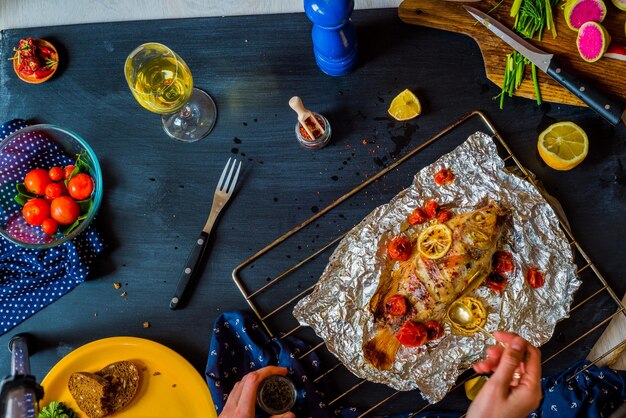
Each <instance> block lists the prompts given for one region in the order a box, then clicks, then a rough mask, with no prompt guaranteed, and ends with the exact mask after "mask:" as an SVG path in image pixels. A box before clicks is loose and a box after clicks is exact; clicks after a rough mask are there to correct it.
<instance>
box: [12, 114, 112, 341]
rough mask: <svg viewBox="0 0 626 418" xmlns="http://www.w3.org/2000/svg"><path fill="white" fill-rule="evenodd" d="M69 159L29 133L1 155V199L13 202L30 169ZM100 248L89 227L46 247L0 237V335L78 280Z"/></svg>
mask: <svg viewBox="0 0 626 418" xmlns="http://www.w3.org/2000/svg"><path fill="white" fill-rule="evenodd" d="M25 126H26V122H25V121H23V120H21V119H14V120H12V121H9V122H7V123H5V124H3V125H0V139H4V138H5V137H7V136H8V135H10V134H11V133H13V132H15V131H17V130H19V129H21V128H23V127H25ZM44 160H45V161H44ZM73 162H74V161H73V160H72V158H71V156H68V155H67V154H66V153H65V152H63V150H62V149H61V148H59V147H57V146H56V145H53V144H51V142H50V141H49V140H46V139H45V138H43V137H41V136H37V135H33V137H32V138H29V139H28V140H27V141H24V142H23V144H21V145H19V146H16V147H13V148H12V149H10V150H5V152H3V153H2V154H1V155H0V168H3V169H0V174H1V176H2V182H3V183H2V184H0V199H2V202H12V201H13V197H14V196H15V194H16V190H15V184H16V183H19V182H20V181H23V179H24V176H25V175H26V173H27V172H28V171H29V170H31V169H33V168H36V167H47V166H51V164H55V165H60V166H64V165H66V164H71V163H73ZM15 204H16V205H17V203H15ZM8 205H9V203H7V205H5V206H4V208H5V209H3V210H2V211H0V220H1V221H2V224H3V225H6V224H7V219H8V213H9V212H14V211H13V210H6V209H7V208H8ZM20 219H21V217H20ZM103 249H104V244H103V242H102V239H101V238H100V235H99V234H98V232H97V231H96V229H95V228H94V227H93V225H90V226H89V227H88V228H87V229H86V230H85V231H84V232H83V233H82V234H80V235H79V236H78V237H76V238H75V239H74V240H72V241H68V242H65V243H63V244H61V245H60V246H57V247H55V248H50V249H46V250H34V249H28V248H24V247H21V246H18V245H15V244H13V243H11V242H10V241H8V240H6V239H4V238H2V237H0V335H1V334H4V333H6V332H7V331H9V330H10V329H11V328H13V327H14V326H16V325H17V324H19V323H20V322H22V321H23V320H25V319H26V318H28V317H30V316H31V315H33V314H34V313H36V312H37V311H39V310H40V309H42V308H44V307H46V306H48V305H49V304H50V303H52V302H54V301H56V300H57V299H59V298H60V297H61V296H63V295H65V294H66V293H67V292H69V291H70V290H72V289H73V288H75V287H76V286H78V285H79V284H80V283H82V282H83V281H84V280H85V277H87V274H88V272H89V266H90V264H91V262H92V260H93V258H94V257H95V256H96V255H97V254H99V253H100V252H101V251H102V250H103Z"/></svg>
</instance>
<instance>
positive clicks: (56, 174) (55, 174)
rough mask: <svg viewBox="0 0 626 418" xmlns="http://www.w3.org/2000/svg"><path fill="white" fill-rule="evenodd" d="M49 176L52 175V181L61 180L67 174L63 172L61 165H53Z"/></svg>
mask: <svg viewBox="0 0 626 418" xmlns="http://www.w3.org/2000/svg"><path fill="white" fill-rule="evenodd" d="M48 176H50V179H51V180H52V181H59V180H62V179H63V177H65V174H64V173H63V169H62V168H61V167H52V168H51V169H50V170H48Z"/></svg>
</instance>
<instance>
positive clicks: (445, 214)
mask: <svg viewBox="0 0 626 418" xmlns="http://www.w3.org/2000/svg"><path fill="white" fill-rule="evenodd" d="M453 216H454V214H453V213H452V212H451V211H449V210H442V211H441V212H439V213H438V214H437V222H439V223H441V224H442V223H444V222H448V221H449V220H450V219H452V217H453Z"/></svg>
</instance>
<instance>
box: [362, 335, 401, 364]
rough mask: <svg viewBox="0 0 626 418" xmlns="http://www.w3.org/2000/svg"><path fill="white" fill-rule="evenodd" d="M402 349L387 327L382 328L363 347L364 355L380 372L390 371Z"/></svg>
mask: <svg viewBox="0 0 626 418" xmlns="http://www.w3.org/2000/svg"><path fill="white" fill-rule="evenodd" d="M399 348H400V342H399V341H398V339H397V338H396V336H395V335H394V334H393V333H392V332H391V330H389V329H388V328H387V327H384V328H380V329H379V330H378V332H377V333H376V336H374V338H372V339H371V340H369V341H368V342H366V343H365V344H364V345H363V354H364V355H365V360H367V361H368V362H369V363H370V364H371V365H372V366H374V367H376V368H377V369H378V370H389V369H390V368H391V366H392V365H393V362H394V360H395V358H396V353H397V352H398V349H399Z"/></svg>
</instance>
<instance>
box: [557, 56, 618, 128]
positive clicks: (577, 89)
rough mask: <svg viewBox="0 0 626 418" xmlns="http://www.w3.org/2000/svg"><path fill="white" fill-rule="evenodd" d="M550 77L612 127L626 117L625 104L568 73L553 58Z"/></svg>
mask: <svg viewBox="0 0 626 418" xmlns="http://www.w3.org/2000/svg"><path fill="white" fill-rule="evenodd" d="M546 73H548V75H549V76H550V77H552V78H554V79H555V80H556V81H558V82H559V84H561V85H562V86H563V87H565V88H566V89H568V90H569V91H571V92H572V93H573V94H574V95H575V96H576V97H578V98H579V99H580V100H582V101H583V102H585V103H586V104H587V105H588V106H589V107H590V108H592V109H593V110H595V111H596V112H597V113H598V114H599V115H600V116H602V117H603V118H604V119H606V120H607V121H608V122H609V123H610V124H611V125H613V126H616V125H618V124H619V122H620V119H622V118H625V117H624V108H625V105H624V103H622V102H620V101H619V100H616V99H613V98H611V97H609V96H608V95H606V94H604V93H602V92H601V91H600V90H598V89H596V88H595V87H593V86H592V85H591V84H590V83H589V82H588V81H587V80H584V79H582V78H579V77H577V76H575V75H573V74H571V73H568V72H567V71H566V70H565V69H564V68H563V67H562V66H561V64H560V63H559V62H558V60H557V59H556V57H553V58H552V60H551V62H550V66H549V67H548V70H547V71H546Z"/></svg>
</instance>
